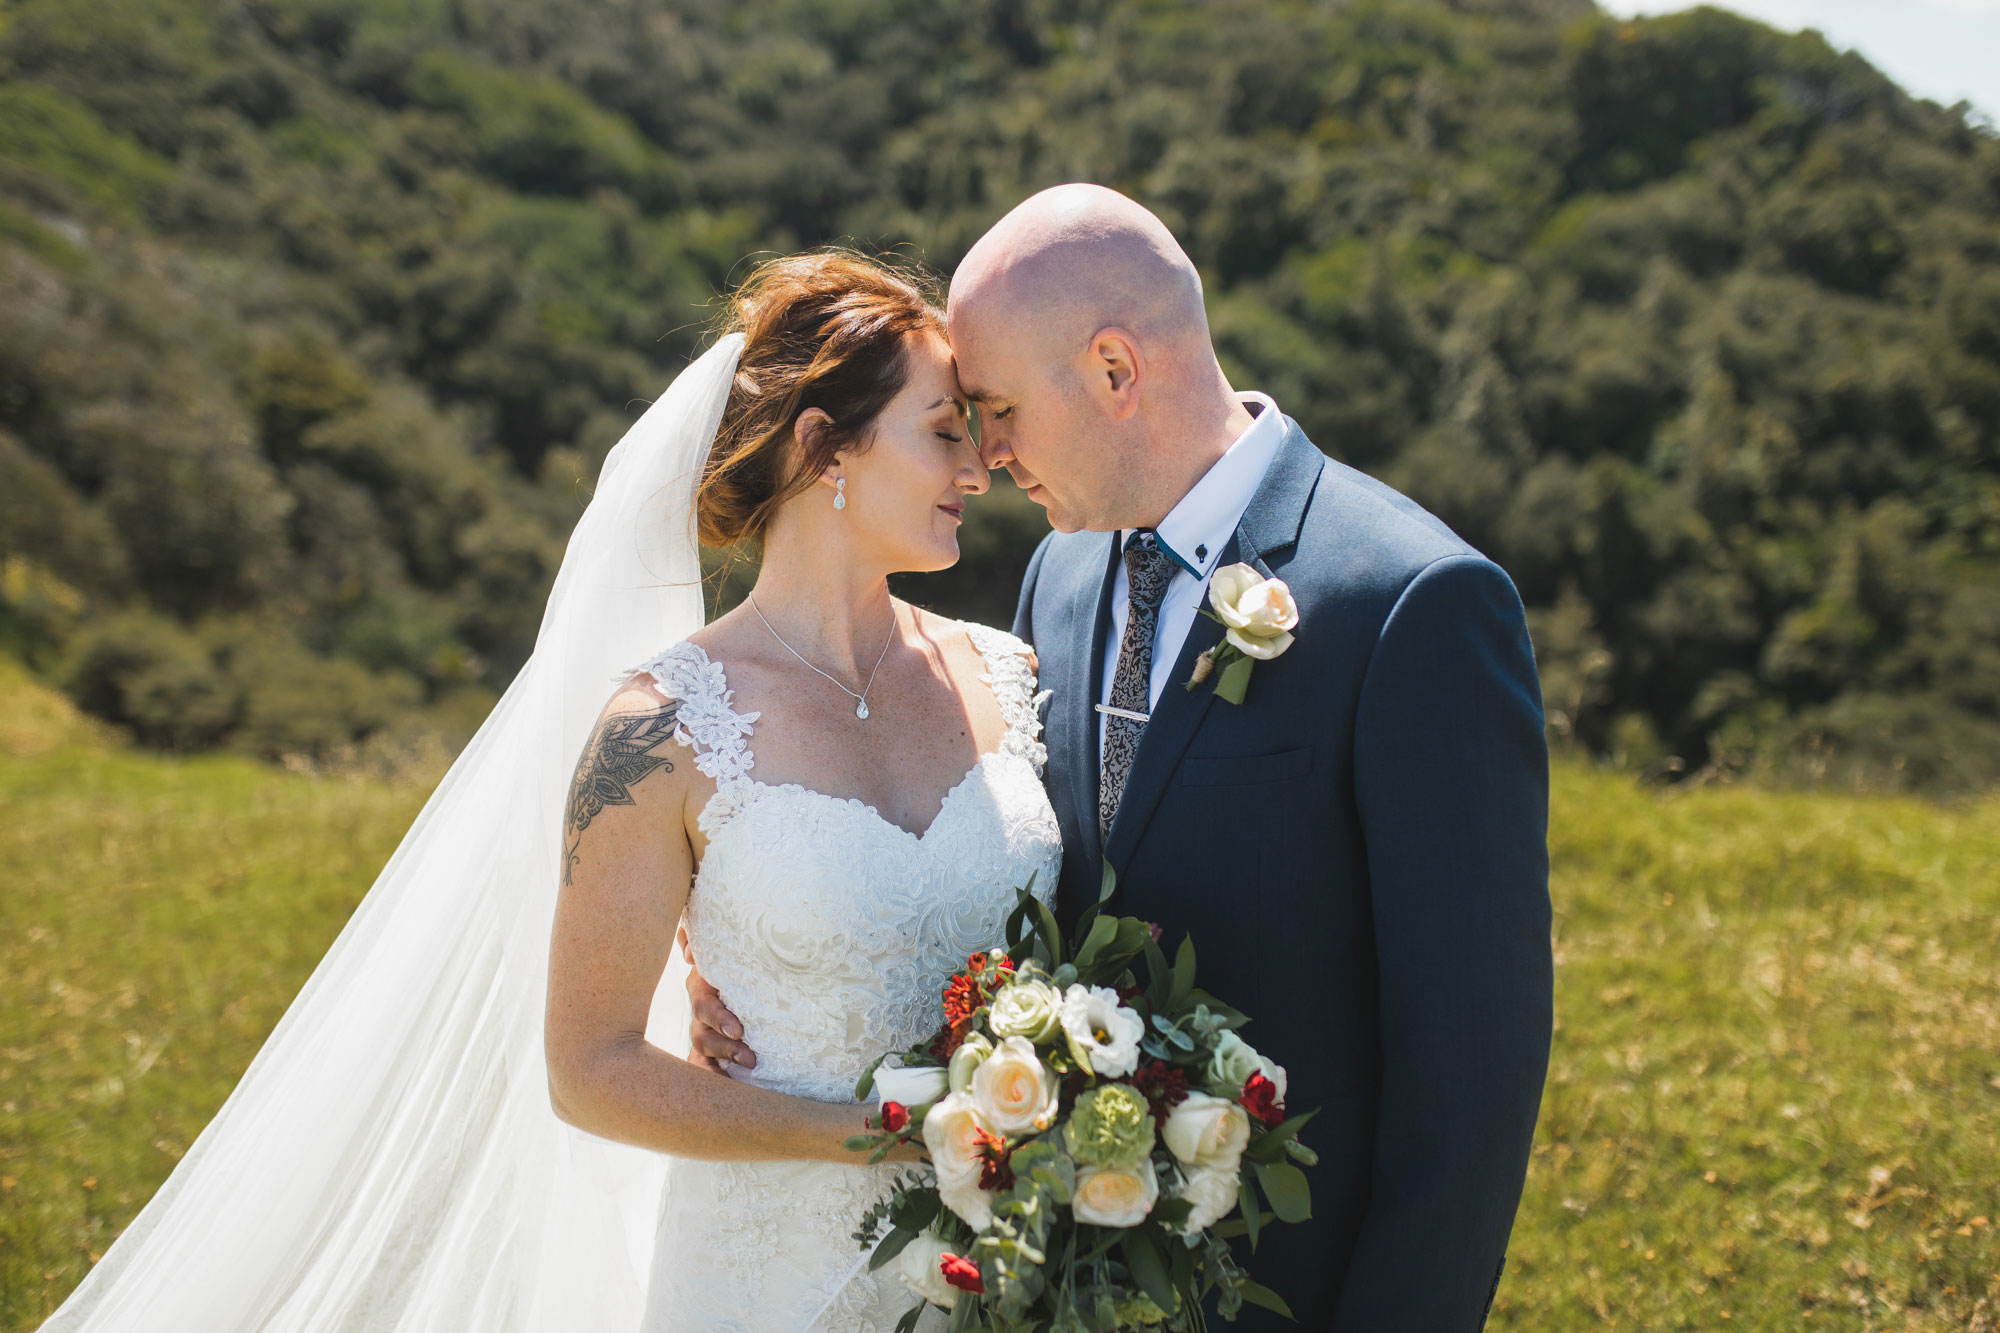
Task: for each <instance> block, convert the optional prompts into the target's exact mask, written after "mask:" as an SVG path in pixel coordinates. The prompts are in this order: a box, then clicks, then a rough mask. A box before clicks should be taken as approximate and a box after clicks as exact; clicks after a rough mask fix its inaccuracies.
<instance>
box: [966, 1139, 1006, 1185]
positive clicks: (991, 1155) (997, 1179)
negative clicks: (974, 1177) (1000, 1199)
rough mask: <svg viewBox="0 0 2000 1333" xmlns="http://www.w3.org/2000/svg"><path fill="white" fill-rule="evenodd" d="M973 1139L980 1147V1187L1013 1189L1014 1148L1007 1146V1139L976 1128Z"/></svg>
mask: <svg viewBox="0 0 2000 1333" xmlns="http://www.w3.org/2000/svg"><path fill="white" fill-rule="evenodd" d="M972 1141H973V1142H974V1143H975V1144H977V1145H978V1147H979V1188H981V1189H983V1190H1004V1189H1012V1188H1013V1187H1014V1168H1013V1166H1012V1164H1011V1159H1012V1157H1013V1156H1014V1150H1013V1149H1012V1148H1009V1147H1008V1146H1007V1140H1006V1139H1004V1138H1002V1137H1001V1136H1000V1135H998V1134H989V1133H987V1132H986V1131H985V1130H983V1129H978V1128H975V1129H974V1130H973V1131H972Z"/></svg>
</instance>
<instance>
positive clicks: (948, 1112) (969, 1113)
mask: <svg viewBox="0 0 2000 1333" xmlns="http://www.w3.org/2000/svg"><path fill="white" fill-rule="evenodd" d="M986 1128H987V1125H986V1122H985V1121H984V1120H982V1119H981V1118H980V1115H979V1108H978V1107H977V1106H975V1105H973V1101H972V1098H971V1096H970V1095H968V1094H966V1093H963V1092H954V1093H952V1094H951V1095H950V1096H948V1097H946V1098H945V1099H944V1100H942V1101H940V1102H938V1103H937V1105H935V1106H933V1107H931V1109H930V1110H929V1111H928V1112H926V1113H925V1115H924V1130H923V1133H924V1147H926V1148H928V1149H930V1154H931V1165H933V1166H934V1167H936V1168H937V1174H938V1180H939V1181H940V1182H942V1181H946V1180H959V1179H963V1178H964V1177H966V1176H971V1177H972V1180H973V1182H974V1183H975V1184H977V1183H978V1180H979V1164H980V1152H979V1134H978V1131H980V1130H982V1129H986ZM954 1211H956V1210H954Z"/></svg>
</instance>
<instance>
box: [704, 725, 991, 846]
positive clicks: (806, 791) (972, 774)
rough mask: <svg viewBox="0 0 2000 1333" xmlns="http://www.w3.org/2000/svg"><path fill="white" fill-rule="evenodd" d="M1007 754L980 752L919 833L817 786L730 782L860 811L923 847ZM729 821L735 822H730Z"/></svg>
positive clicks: (719, 792) (855, 798) (854, 799)
mask: <svg viewBox="0 0 2000 1333" xmlns="http://www.w3.org/2000/svg"><path fill="white" fill-rule="evenodd" d="M1007 754H1008V751H1007V750H1006V749H1005V747H1002V748H1000V749H997V750H987V751H985V752H983V753H982V754H981V755H980V756H979V758H977V759H975V760H973V761H972V767H971V768H968V769H966V770H965V775H964V776H963V777H961V778H960V779H959V780H958V781H957V782H954V783H953V784H952V785H951V788H950V789H949V790H948V791H946V792H945V794H944V795H943V797H941V798H940V799H939V801H938V808H937V813H936V814H934V815H932V816H931V822H930V823H928V824H926V825H924V831H923V832H922V833H912V832H910V830H908V829H906V828H904V827H903V826H902V825H901V824H898V823H897V822H896V821H895V820H893V819H891V818H889V817H888V816H887V815H885V814H883V813H882V812H881V811H880V810H878V809H876V808H875V807H874V806H873V805H871V804H869V803H868V802H867V801H864V800H862V799H861V798H860V797H859V796H835V795H834V794H833V793H832V792H826V791H821V790H820V789H819V788H817V787H808V786H806V785H805V784H804V783H802V782H765V781H763V780H762V779H760V778H753V777H751V776H749V775H748V774H745V775H744V776H742V777H740V778H736V779H733V781H735V782H741V783H745V784H747V785H749V786H752V787H761V788H762V789H763V790H765V791H773V792H783V793H786V794H789V795H795V796H816V797H818V798H819V799H820V800H822V801H830V802H832V803H833V804H834V805H847V806H852V807H854V808H855V809H857V810H861V811H864V812H865V813H867V814H870V815H873V816H874V817H875V820H876V822H878V823H879V824H881V825H882V826H883V827H884V828H887V829H891V830H893V831H894V832H896V833H899V834H901V835H902V836H903V837H905V838H908V839H909V840H910V841H912V842H914V843H916V844H918V845H919V846H924V845H926V840H927V839H929V837H930V836H931V834H932V833H933V832H935V831H936V829H937V826H938V825H939V824H941V823H943V822H944V812H945V811H947V810H949V809H950V808H951V803H952V798H954V797H955V796H957V795H958V794H959V793H960V792H961V791H964V790H965V788H966V787H967V786H968V785H969V784H970V783H971V782H972V780H973V779H974V778H976V777H978V776H979V775H980V773H981V772H982V771H984V770H985V768H986V761H987V760H989V759H1001V758H1005V757H1006V756H1007ZM729 785H730V784H729V782H728V781H724V782H718V783H717V784H716V786H715V791H714V793H713V794H711V795H710V796H709V798H708V800H707V801H705V802H704V803H703V806H702V814H703V815H704V816H705V815H706V814H707V813H708V807H709V806H711V805H713V804H715V801H716V799H717V798H718V797H720V796H721V795H722V793H723V791H724V789H725V788H727V787H728V786H729ZM731 822H734V821H733V820H732V821H731Z"/></svg>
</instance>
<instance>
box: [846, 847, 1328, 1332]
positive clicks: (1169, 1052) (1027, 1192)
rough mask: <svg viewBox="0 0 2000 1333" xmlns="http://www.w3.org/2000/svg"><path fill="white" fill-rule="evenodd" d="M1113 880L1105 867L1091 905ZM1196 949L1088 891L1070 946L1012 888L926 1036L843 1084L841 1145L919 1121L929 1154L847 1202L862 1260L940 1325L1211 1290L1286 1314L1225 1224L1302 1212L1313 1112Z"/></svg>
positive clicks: (878, 1156)
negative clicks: (1254, 1042)
mask: <svg viewBox="0 0 2000 1333" xmlns="http://www.w3.org/2000/svg"><path fill="white" fill-rule="evenodd" d="M1030 888H1032V884H1031V885H1030ZM1111 889H1112V881H1111V877H1110V875H1109V874H1107V875H1106V882H1105V886H1104V892H1103V894H1102V895H1101V896H1100V898H1099V906H1101V905H1102V903H1103V902H1104V900H1105V899H1107V898H1109V897H1110V894H1111ZM1142 963H1143V971H1144V974H1145V981H1144V982H1143V983H1142V982H1141V981H1140V980H1139V979H1138V975H1137V971H1136V970H1135V969H1137V968H1138V967H1139V966H1140V965H1141V964H1142ZM1194 963H1195V955H1194V947H1193V944H1192V943H1191V942H1183V943H1182V944H1181V946H1180V949H1179V951H1178V953H1177V955H1176V957H1175V960H1174V962H1173V964H1172V965H1171V966H1169V965H1168V963H1167V961H1166V957H1165V955H1164V953H1163V952H1162V951H1161V949H1160V945H1159V930H1158V927H1155V926H1149V925H1148V924H1147V923H1146V922H1144V921H1141V920H1138V919H1137V918H1135V917H1111V916H1105V915H1102V914H1100V912H1099V907H1097V906H1094V907H1092V908H1091V909H1090V910H1089V911H1088V912H1087V913H1086V914H1085V916H1084V918H1083V920H1082V921H1081V922H1079V923H1078V926H1077V931H1076V937H1075V939H1074V940H1073V941H1071V942H1070V947H1068V948H1065V945H1064V941H1063V940H1062V938H1061V934H1060V932H1059V931H1058V930H1057V928H1056V922H1055V918H1054V915H1053V914H1052V913H1051V912H1050V911H1049V909H1048V908H1047V906H1045V905H1044V904H1042V903H1041V902H1039V901H1037V900H1036V899H1035V898H1034V897H1033V895H1032V893H1031V892H1030V890H1029V889H1022V890H1021V891H1020V903H1019V905H1018V906H1017V907H1016V908H1015V910H1014V912H1013V913H1012V915H1011V916H1010V917H1009V918H1008V923H1007V944H1006V947H1005V948H1004V949H995V950H993V951H991V952H988V953H976V954H973V955H972V956H971V957H970V958H969V959H967V960H966V966H965V969H964V970H963V971H961V972H959V973H957V974H956V975H955V976H953V977H952V979H951V981H950V982H949V983H948V984H947V985H946V986H945V989H944V997H943V999H944V1024H943V1026H941V1027H940V1028H939V1029H938V1032H937V1034H936V1036H935V1037H934V1038H933V1039H932V1040H930V1041H929V1042H927V1043H925V1044H923V1045H921V1046H918V1047H914V1048H912V1049H910V1050H907V1051H900V1052H892V1053H890V1054H888V1055H885V1056H884V1057H882V1058H881V1059H878V1060H877V1061H876V1063H875V1064H874V1065H873V1066H871V1067H870V1068H869V1070H868V1071H867V1072H866V1073H865V1074H863V1075H862V1077H861V1082H860V1085H859V1086H858V1087H857V1088H856V1090H855V1096H856V1097H858V1098H862V1099H866V1098H867V1097H868V1096H869V1095H870V1090H871V1088H872V1089H874V1090H875V1092H876V1093H877V1095H878V1096H879V1097H880V1106H879V1109H878V1112H877V1114H875V1115H874V1116H871V1117H870V1118H869V1120H868V1129H869V1131H870V1132H869V1133H866V1134H861V1135H857V1136H855V1137H854V1138H852V1139H850V1140H848V1147H850V1148H852V1149H854V1150H856V1151H865V1152H868V1153H869V1154H870V1159H869V1160H871V1161H878V1162H879V1161H881V1160H882V1159H883V1158H884V1157H886V1156H887V1154H888V1153H889V1151H890V1150H891V1149H892V1148H893V1147H894V1146H895V1145H897V1144H898V1143H902V1142H906V1141H910V1140H917V1141H920V1142H921V1143H923V1145H924V1146H925V1147H926V1148H927V1149H928V1151H929V1153H930V1159H931V1164H930V1167H929V1168H928V1169H927V1170H924V1171H922V1172H920V1173H919V1174H918V1175H917V1176H916V1177H915V1178H914V1179H913V1180H912V1181H911V1182H909V1183H906V1184H904V1185H902V1186H900V1187H899V1188H898V1189H897V1190H896V1191H895V1192H894V1193H893V1194H892V1195H891V1196H890V1197H889V1198H888V1199H886V1200H885V1201H883V1202H882V1203H880V1204H878V1205H877V1206H876V1207H875V1208H873V1209H871V1210H870V1212H869V1213H868V1215H867V1216H865V1217H864V1218H863V1219H862V1220H861V1225H860V1228H859V1229H858V1230H857V1231H856V1232H855V1239H856V1240H857V1241H858V1242H860V1244H861V1246H862V1248H864V1249H866V1248H868V1247H869V1246H873V1247H874V1253H873V1255H872V1256H871V1257H870V1259H869V1266H870V1267H871V1268H880V1267H882V1266H884V1265H886V1264H889V1263H895V1264H896V1265H897V1271H898V1272H899V1274H900V1275H901V1277H902V1279H903V1281H904V1282H905V1283H907V1284H908V1285H909V1287H910V1288H911V1290H912V1291H914V1292H915V1293H916V1294H917V1295H919V1296H921V1297H922V1298H923V1299H924V1301H925V1302H928V1303H930V1304H935V1305H939V1306H942V1307H944V1308H945V1309H947V1310H949V1311H951V1319H950V1325H949V1326H950V1328H951V1329H953V1330H960V1329H993V1330H998V1331H1000V1333H1031V1331H1033V1333H1044V1331H1046V1333H1083V1331H1084V1330H1091V1331H1092V1333H1100V1331H1101V1333H1110V1331H1111V1330H1117V1329H1130V1328H1142V1327H1144V1328H1159V1329H1162V1330H1179V1331H1191V1330H1196V1329H1199V1328H1201V1327H1202V1320H1203V1317H1202V1309H1201V1302H1202V1301H1203V1300H1204V1299H1205V1298H1206V1297H1207V1296H1208V1295H1209V1294H1210V1293H1211V1292H1219V1300H1218V1308H1219V1309H1220V1311H1221V1312H1222V1314H1223V1316H1224V1317H1225V1318H1228V1319H1234V1318H1235V1317H1236V1314H1237V1312H1238V1311H1239V1310H1240V1309H1241V1308H1242V1305H1243V1303H1244V1302H1245V1301H1249V1302H1251V1303H1253V1304H1256V1305H1261V1306H1264V1307H1266V1308H1268V1309H1272V1310H1276V1311H1278V1312H1279V1313H1281V1314H1284V1315H1286V1316H1287V1317H1290V1314H1291V1312H1290V1311H1289V1310H1287V1309H1286V1308H1285V1304H1284V1302H1283V1300H1282V1299H1280V1298H1279V1297H1278V1295H1277V1294H1276V1293H1275V1292H1273V1291H1271V1290H1270V1289H1269V1288H1267V1287H1264V1286H1261V1285H1259V1284H1258V1283H1256V1282H1253V1281H1251V1280H1250V1279H1249V1278H1248V1277H1247V1276H1246V1275H1245V1274H1244V1272H1243V1270H1242V1269H1241V1268H1239V1267H1238V1266H1237V1264H1236V1261H1235V1257H1234V1255H1233V1254H1232V1252H1231V1249H1230V1245H1229V1240H1230V1238H1233V1237H1236V1236H1242V1237H1244V1238H1246V1239H1247V1240H1248V1242H1249V1244H1250V1246H1251V1248H1252V1249H1255V1248H1256V1244H1257V1237H1258V1233H1259V1231H1260V1230H1261V1229H1262V1228H1263V1227H1265V1226H1266V1225H1269V1224H1270V1223H1271V1221H1272V1220H1273V1219H1274V1218H1275V1219H1277V1220H1282V1221H1287V1222H1297V1221H1303V1220H1304V1219H1305V1218H1306V1217H1307V1216H1308V1215H1309V1211H1310V1198H1309V1195H1308V1192H1307V1187H1306V1178H1305V1173H1304V1172H1302V1171H1301V1170H1300V1169H1299V1167H1298V1166H1296V1165H1294V1164H1293V1163H1294V1162H1297V1163H1303V1164H1305V1165H1308V1166H1309V1165H1311V1164H1312V1163H1313V1162H1314V1161H1315V1160H1316V1159H1315V1157H1314V1154H1313V1152H1312V1150H1311V1149H1310V1148H1307V1147H1306V1146H1305V1145H1304V1144H1302V1143H1300V1142H1299V1141H1298V1132H1299V1128H1300V1127H1301V1126H1302V1125H1303V1124H1304V1123H1305V1122H1306V1121H1307V1120H1308V1119H1309V1118H1310V1117H1311V1114H1312V1113H1311V1112H1307V1113H1305V1114H1304V1115H1297V1116H1290V1117H1288V1116H1287V1115H1286V1113H1285V1071H1284V1070H1283V1069H1282V1068H1280V1067H1279V1066H1278V1065H1276V1064H1273V1063H1272V1062H1271V1061H1270V1060H1269V1059H1267V1058H1265V1057H1264V1056H1262V1055H1259V1054H1258V1053H1257V1051H1256V1050H1255V1049H1254V1048H1252V1047H1251V1046H1250V1045H1249V1044H1248V1043H1247V1042H1245V1041H1244V1040H1243V1039H1242V1038H1241V1037H1240V1036H1238V1035H1237V1029H1239V1028H1241V1027H1242V1026H1243V1025H1244V1024H1245V1023H1246V1022H1247V1021H1248V1018H1247V1017H1246V1016H1245V1015H1244V1014H1242V1013H1240V1012H1238V1011H1237V1010H1235V1009H1232V1008H1230V1007H1229V1006H1228V1005H1226V1004H1223V1003H1222V1002H1220V1001H1219V1000H1217V999H1215V998H1214V997H1213V996H1211V995H1209V994H1207V993H1206V992H1204V991H1201V990H1198V989H1197V988H1196V987H1195V984H1194ZM1266 1203H1268V1204H1269V1211H1265V1209H1264V1205H1265V1204H1266ZM1231 1213H1238V1214H1239V1215H1238V1216H1235V1217H1231V1216H1230V1214H1231ZM924 1308H925V1306H924V1305H923V1304H917V1305H913V1306H912V1307H911V1308H910V1311H909V1313H908V1314H906V1315H905V1316H904V1317H903V1319H902V1320H901V1322H900V1323H898V1324H897V1330H898V1333H909V1330H912V1329H914V1328H915V1327H916V1323H917V1319H918V1317H919V1316H920V1315H921V1314H922V1313H923V1310H924Z"/></svg>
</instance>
